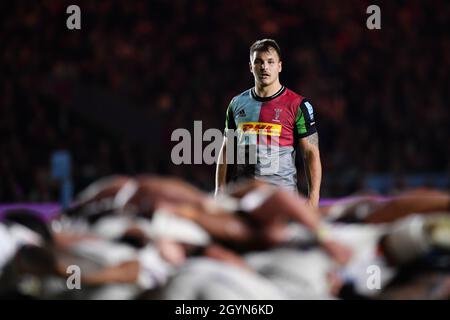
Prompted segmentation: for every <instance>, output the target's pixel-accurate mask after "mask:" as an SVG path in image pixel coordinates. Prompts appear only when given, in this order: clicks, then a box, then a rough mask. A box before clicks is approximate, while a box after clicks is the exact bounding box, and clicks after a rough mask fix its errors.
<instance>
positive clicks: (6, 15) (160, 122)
mask: <svg viewBox="0 0 450 320" xmlns="http://www.w3.org/2000/svg"><path fill="white" fill-rule="evenodd" d="M72 2H73V1H72ZM72 2H70V3H69V1H50V0H45V1H39V2H29V1H13V2H3V3H2V4H1V5H0V12H1V14H2V19H1V20H2V28H1V30H0V43H1V47H2V49H1V64H0V77H1V78H2V79H1V83H2V84H3V85H2V86H1V88H0V90H1V93H0V134H1V137H2V140H1V141H2V143H1V144H0V154H2V157H1V159H0V177H1V180H0V200H1V201H7V202H15V201H49V200H55V199H56V198H57V193H56V191H57V188H56V184H55V183H54V182H53V181H52V180H51V179H50V178H49V172H50V169H49V163H50V160H49V159H50V154H51V152H52V151H54V150H57V149H67V150H69V151H70V152H71V155H72V158H73V178H74V181H75V189H76V191H80V190H81V189H82V188H83V187H85V186H86V185H87V184H88V183H90V182H92V181H94V180H95V179H97V178H99V177H102V176H105V175H109V174H113V173H124V174H136V173H144V172H154V173H158V174H163V175H175V176H178V177H181V178H184V179H186V180H187V181H190V182H192V183H193V184H195V185H196V186H198V187H200V188H202V189H206V190H212V188H213V173H214V168H213V166H201V165H192V166H188V165H185V166H174V165H172V163H171V161H170V150H171V146H172V145H173V144H171V143H170V142H169V141H170V135H171V133H172V131H173V130H174V129H176V128H188V129H192V124H193V121H194V120H202V121H203V128H204V129H207V128H221V129H222V128H223V126H224V118H225V109H226V106H227V104H228V102H229V100H230V99H231V98H232V97H233V96H234V95H235V94H237V93H238V92H241V91H243V90H245V89H247V88H249V87H250V86H251V83H252V80H251V75H250V73H249V72H248V67H247V64H248V47H249V45H250V44H251V43H252V42H253V41H254V40H255V39H259V38H263V37H271V38H275V39H277V41H278V42H279V43H280V45H281V48H282V54H283V60H284V61H283V63H284V69H283V73H282V82H283V83H284V84H285V85H286V86H287V87H289V88H291V89H293V90H295V91H297V92H299V93H301V94H302V95H304V96H306V97H308V98H309V99H310V100H311V101H312V103H313V105H314V107H315V110H316V112H317V114H318V119H319V121H318V128H319V133H320V143H321V150H322V160H323V166H324V183H323V189H322V190H323V192H322V193H323V195H324V196H333V197H335V196H343V195H347V194H349V193H352V192H355V191H357V190H360V189H362V188H364V187H365V184H364V183H365V179H366V177H367V175H369V174H372V173H388V174H390V175H392V176H395V177H400V178H401V177H402V176H404V175H407V174H412V173H428V172H432V173H439V174H441V175H444V176H447V177H448V176H449V171H450V167H449V164H450V157H449V152H450V151H449V150H450V149H449V148H448V132H449V130H448V128H449V122H450V121H449V120H450V119H449V108H448V106H449V104H450V96H449V90H448V88H450V83H449V82H450V73H449V72H448V70H449V68H450V37H448V30H450V26H449V23H450V6H449V5H448V3H447V1H444V0H435V1H426V2H423V1H396V2H393V1H389V2H388V1H386V2H385V3H383V4H382V29H381V30H378V31H369V30H367V29H366V28H365V22H366V18H367V16H368V15H367V14H366V13H365V10H366V8H367V6H368V5H369V4H371V3H369V1H344V2H334V1H323V0H317V1H302V2H300V1H294V0H279V1H256V0H255V1H252V0H249V1H244V2H241V1H239V2H229V1H185V0H179V1H158V0H155V1H141V0H137V1H102V2H92V1H77V4H78V5H79V6H80V8H81V12H82V29H81V30H79V31H69V30H67V29H66V27H65V22H66V18H67V16H68V15H67V14H66V13H65V9H66V7H67V6H68V5H69V4H73V3H72ZM108 97H109V98H108ZM112 100H113V101H112ZM117 101H120V103H117ZM114 103H116V104H119V106H117V108H118V109H117V110H122V112H119V111H118V112H117V113H116V111H114V112H113V111H112V110H113V107H112V105H113V104H114ZM91 106H95V107H96V108H97V109H98V110H99V112H98V113H97V114H93V113H92V112H93V111H92V110H93V109H95V108H94V107H91ZM114 110H116V109H114ZM127 111H128V112H127ZM127 114H129V116H128V118H127V117H125V118H124V117H122V116H120V115H127ZM132 114H134V117H133V116H132ZM114 117H115V118H118V119H116V120H117V121H116V123H114V122H113V121H112V122H110V123H109V124H108V123H107V122H108V121H107V120H106V119H107V118H114ZM136 118H139V119H140V121H142V123H144V125H143V127H144V128H145V130H146V131H143V132H145V133H144V134H142V135H141V136H145V139H147V140H145V139H144V138H142V137H141V138H136V137H135V136H133V134H132V133H130V132H131V131H132V130H131V129H132V128H131V129H130V127H133V125H132V123H133V122H134V121H135V120H136ZM110 121H111V120H110ZM130 123H131V125H130ZM136 123H137V121H136ZM145 124H147V125H145ZM138 136H139V134H138ZM5 155H7V156H5ZM447 180H448V179H447ZM399 181H400V182H399V183H398V185H397V186H396V187H398V188H404V187H406V186H405V185H404V184H403V185H402V183H401V179H399ZM447 187H448V186H447ZM389 191H392V190H389Z"/></svg>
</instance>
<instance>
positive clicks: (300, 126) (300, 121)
mask: <svg viewBox="0 0 450 320" xmlns="http://www.w3.org/2000/svg"><path fill="white" fill-rule="evenodd" d="M295 126H296V129H297V134H298V137H299V138H304V137H307V136H309V135H312V134H313V133H315V132H317V129H316V120H315V117H314V110H313V106H312V105H311V103H310V102H309V101H308V100H306V99H303V100H302V102H301V103H300V106H299V107H298V110H297V117H296V119H295Z"/></svg>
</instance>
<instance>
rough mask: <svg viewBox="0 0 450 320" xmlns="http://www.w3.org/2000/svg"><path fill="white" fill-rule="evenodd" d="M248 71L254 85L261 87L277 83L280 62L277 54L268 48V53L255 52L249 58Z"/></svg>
mask: <svg viewBox="0 0 450 320" xmlns="http://www.w3.org/2000/svg"><path fill="white" fill-rule="evenodd" d="M250 71H251V73H253V76H254V78H255V83H256V84H258V85H261V86H270V85H271V84H273V83H275V82H277V81H279V80H278V75H279V73H280V72H281V61H280V57H279V56H278V53H277V52H276V51H275V50H274V49H272V48H270V49H269V51H261V52H259V51H255V52H253V55H252V56H251V57H250Z"/></svg>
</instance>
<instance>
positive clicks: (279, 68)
mask: <svg viewBox="0 0 450 320" xmlns="http://www.w3.org/2000/svg"><path fill="white" fill-rule="evenodd" d="M282 69H283V66H282V62H281V61H280V62H278V72H281V70H282Z"/></svg>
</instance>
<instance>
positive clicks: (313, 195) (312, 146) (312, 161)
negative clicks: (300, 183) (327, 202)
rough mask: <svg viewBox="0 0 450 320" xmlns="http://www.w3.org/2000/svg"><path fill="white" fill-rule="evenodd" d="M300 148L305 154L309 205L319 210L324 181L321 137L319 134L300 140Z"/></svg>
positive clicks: (304, 161)
mask: <svg viewBox="0 0 450 320" xmlns="http://www.w3.org/2000/svg"><path fill="white" fill-rule="evenodd" d="M299 147H300V150H301V151H302V154H303V163H304V166H305V173H306V178H307V181H308V202H309V205H311V206H313V207H315V208H317V207H318V206H319V198H320V184H321V181H322V163H321V161H320V150H319V135H318V134H317V132H315V133H313V134H311V135H309V136H307V137H305V138H301V139H299Z"/></svg>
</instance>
